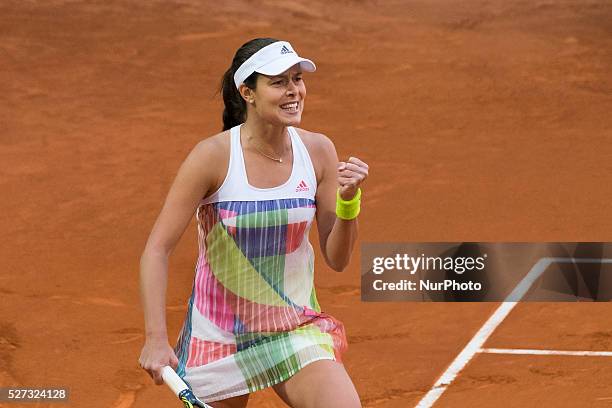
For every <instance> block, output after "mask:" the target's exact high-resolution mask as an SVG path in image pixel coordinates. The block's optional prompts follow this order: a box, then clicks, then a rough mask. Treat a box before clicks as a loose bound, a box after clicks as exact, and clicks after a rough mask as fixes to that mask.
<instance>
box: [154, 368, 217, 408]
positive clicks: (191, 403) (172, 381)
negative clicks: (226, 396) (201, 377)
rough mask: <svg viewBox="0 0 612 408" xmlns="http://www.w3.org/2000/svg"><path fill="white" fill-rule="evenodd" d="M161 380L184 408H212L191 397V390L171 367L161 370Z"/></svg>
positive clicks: (193, 396)
mask: <svg viewBox="0 0 612 408" xmlns="http://www.w3.org/2000/svg"><path fill="white" fill-rule="evenodd" d="M162 378H163V380H164V382H165V383H166V385H167V386H168V387H170V389H171V390H172V392H173V393H174V394H175V395H176V396H177V397H178V398H179V399H180V400H181V401H182V402H183V405H184V406H185V408H212V407H211V406H210V405H207V404H205V403H204V402H202V401H200V400H199V399H198V397H196V396H195V395H193V392H192V391H191V389H190V388H189V387H188V386H187V384H185V381H183V380H182V379H181V377H179V376H178V374H177V373H176V372H175V371H174V370H173V369H172V367H169V366H165V367H164V368H162Z"/></svg>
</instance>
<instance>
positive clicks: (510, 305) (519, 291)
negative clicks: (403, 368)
mask: <svg viewBox="0 0 612 408" xmlns="http://www.w3.org/2000/svg"><path fill="white" fill-rule="evenodd" d="M553 262H562V263H612V259H603V258H602V259H599V258H540V260H539V261H538V262H536V263H535V265H533V267H532V268H531V270H530V271H529V272H528V273H527V275H525V277H524V278H523V280H521V282H520V283H519V284H518V285H517V286H516V287H515V288H514V290H513V291H512V293H510V294H509V295H508V296H507V297H506V299H505V300H504V301H503V302H502V304H501V305H500V306H499V307H498V308H497V310H495V312H493V314H492V315H491V317H489V320H487V321H486V322H485V324H483V325H482V327H481V328H480V330H478V332H477V333H476V334H475V335H474V337H472V340H470V342H469V343H468V344H467V345H466V346H465V348H464V349H463V350H461V352H460V353H459V354H458V355H457V357H455V359H454V360H453V362H452V363H451V364H450V365H449V366H448V368H447V369H446V371H444V373H442V375H441V376H440V378H438V381H436V383H435V384H434V385H433V387H431V389H430V390H429V391H428V392H427V394H425V396H423V398H421V400H420V401H419V403H418V404H417V405H416V408H430V407H431V406H432V405H433V404H434V403H435V402H436V401H437V400H438V398H440V396H441V395H442V394H443V393H444V391H446V388H448V386H449V385H450V383H451V382H453V380H454V379H455V377H457V374H459V372H460V371H461V370H463V368H464V367H465V366H466V365H467V363H468V362H469V361H470V360H471V359H472V358H473V357H474V355H475V354H476V353H478V352H479V351H481V350H482V345H483V344H484V343H485V341H487V339H488V338H489V336H490V335H491V333H493V331H495V329H496V328H497V326H499V324H500V323H501V322H502V321H504V319H505V318H506V317H507V316H508V314H509V313H510V312H511V311H512V309H514V307H515V306H516V304H517V301H520V300H521V299H522V298H523V296H524V295H525V293H527V291H528V290H529V288H530V287H531V285H532V284H533V282H535V281H536V280H537V279H538V278H539V277H540V275H542V273H543V272H544V271H545V270H546V268H548V267H549V266H550V264H552V263H553ZM511 299H512V300H513V301H510V300H511Z"/></svg>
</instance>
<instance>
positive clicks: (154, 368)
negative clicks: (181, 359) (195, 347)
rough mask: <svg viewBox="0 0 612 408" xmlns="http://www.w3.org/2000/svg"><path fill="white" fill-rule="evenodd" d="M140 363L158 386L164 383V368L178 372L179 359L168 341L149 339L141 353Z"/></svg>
mask: <svg viewBox="0 0 612 408" xmlns="http://www.w3.org/2000/svg"><path fill="white" fill-rule="evenodd" d="M138 362H139V363H140V367H142V369H143V370H145V371H146V372H147V373H149V375H150V376H151V378H153V381H155V384H157V385H160V384H163V383H164V380H163V379H162V376H161V370H162V368H163V367H165V366H170V367H172V368H173V369H174V370H176V368H177V366H178V358H177V357H176V354H175V353H174V350H173V349H172V347H170V344H168V339H165V338H163V339H161V338H159V339H156V338H147V340H146V341H145V344H144V346H143V347H142V351H141V352H140V358H139V359H138Z"/></svg>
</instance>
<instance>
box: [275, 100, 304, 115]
mask: <svg viewBox="0 0 612 408" xmlns="http://www.w3.org/2000/svg"><path fill="white" fill-rule="evenodd" d="M280 107H281V109H282V110H283V111H285V112H287V113H296V112H297V111H298V109H299V108H300V103H299V102H290V103H285V104H283V105H280Z"/></svg>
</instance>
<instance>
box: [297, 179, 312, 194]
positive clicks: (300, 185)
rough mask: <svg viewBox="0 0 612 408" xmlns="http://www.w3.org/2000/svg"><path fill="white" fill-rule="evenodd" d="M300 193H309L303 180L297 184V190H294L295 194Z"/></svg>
mask: <svg viewBox="0 0 612 408" xmlns="http://www.w3.org/2000/svg"><path fill="white" fill-rule="evenodd" d="M300 191H310V188H308V184H306V182H305V181H304V180H302V181H300V184H298V186H297V188H296V189H295V192H296V193H298V192H300Z"/></svg>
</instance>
